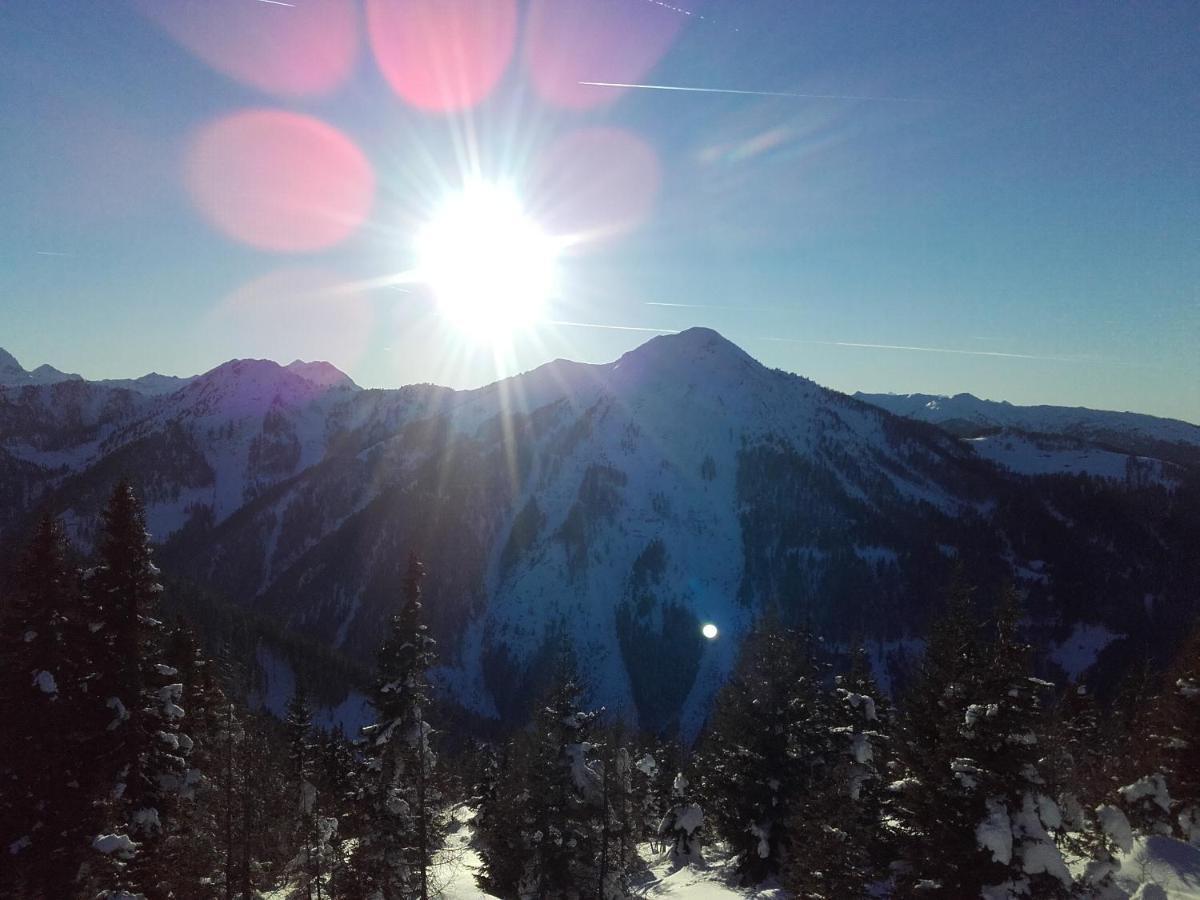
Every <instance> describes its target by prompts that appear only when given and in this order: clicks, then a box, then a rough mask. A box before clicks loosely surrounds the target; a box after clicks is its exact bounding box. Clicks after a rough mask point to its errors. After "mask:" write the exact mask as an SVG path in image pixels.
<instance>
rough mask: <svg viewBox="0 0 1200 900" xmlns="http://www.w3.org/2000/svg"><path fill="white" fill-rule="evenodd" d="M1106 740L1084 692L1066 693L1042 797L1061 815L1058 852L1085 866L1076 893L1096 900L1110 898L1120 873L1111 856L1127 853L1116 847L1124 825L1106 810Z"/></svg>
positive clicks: (1111, 744) (1109, 763)
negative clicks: (1052, 803) (1117, 875)
mask: <svg viewBox="0 0 1200 900" xmlns="http://www.w3.org/2000/svg"><path fill="white" fill-rule="evenodd" d="M1109 737H1110V735H1108V734H1106V733H1105V731H1104V728H1103V723H1102V721H1101V717H1100V710H1099V708H1098V706H1097V704H1096V701H1095V698H1094V697H1093V696H1092V694H1091V693H1090V692H1089V691H1088V690H1087V688H1086V687H1085V686H1083V685H1075V686H1073V687H1070V688H1068V690H1067V691H1066V693H1065V694H1064V695H1063V697H1062V698H1061V699H1060V701H1059V703H1058V705H1057V706H1056V707H1055V709H1054V713H1053V717H1052V719H1051V722H1050V736H1049V739H1048V741H1047V743H1048V753H1047V762H1048V763H1049V765H1048V773H1047V775H1048V777H1047V783H1046V793H1047V795H1048V796H1051V797H1053V798H1054V800H1055V802H1056V803H1057V804H1058V808H1059V809H1060V810H1061V811H1062V819H1063V826H1064V830H1063V833H1062V835H1061V839H1060V844H1061V846H1062V847H1063V848H1064V849H1065V850H1066V852H1068V853H1069V854H1070V855H1071V856H1073V857H1075V858H1076V859H1081V860H1088V862H1087V863H1086V864H1085V865H1084V866H1083V867H1082V871H1081V872H1080V875H1079V888H1078V890H1081V891H1085V892H1090V893H1092V894H1095V895H1097V896H1102V895H1105V894H1106V893H1109V892H1111V889H1112V886H1113V879H1114V876H1115V875H1116V873H1117V871H1119V869H1120V861H1119V859H1118V857H1117V853H1118V851H1120V850H1127V849H1129V847H1127V846H1122V845H1121V843H1120V839H1121V838H1122V837H1123V835H1124V834H1126V833H1127V832H1128V831H1129V828H1128V820H1127V819H1125V817H1124V814H1122V813H1120V810H1119V809H1118V808H1117V807H1115V806H1112V805H1111V802H1112V800H1113V799H1115V798H1114V797H1113V796H1112V793H1113V792H1112V787H1113V785H1112V781H1111V779H1112V774H1111V773H1112V771H1113V769H1114V766H1113V760H1112V754H1113V750H1114V748H1115V747H1116V742H1115V741H1114V740H1108V739H1107V738H1109ZM1106 826H1107V827H1106Z"/></svg>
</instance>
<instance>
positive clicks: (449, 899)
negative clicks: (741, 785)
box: [436, 808, 790, 900]
mask: <svg viewBox="0 0 1200 900" xmlns="http://www.w3.org/2000/svg"><path fill="white" fill-rule="evenodd" d="M471 816H472V812H471V811H470V810H468V809H465V808H459V809H458V810H456V811H455V816H454V823H455V828H454V831H453V832H451V834H450V836H449V837H448V838H447V839H446V850H445V852H444V854H443V856H442V859H441V861H440V865H439V866H438V874H437V878H436V881H437V882H438V884H439V886H440V889H441V892H442V897H443V898H444V900H493V897H492V895H491V894H488V893H485V892H484V891H482V890H480V889H479V885H477V884H476V883H475V872H476V871H477V870H478V868H479V854H478V853H476V852H475V850H474V849H472V847H471V841H472V839H473V837H474V835H473V833H472V831H471V826H470V824H469V820H470V818H471ZM639 850H640V852H641V855H642V858H643V859H645V860H646V862H647V866H648V869H647V870H646V871H645V872H643V873H640V874H639V875H638V876H637V877H635V879H634V885H633V894H634V896H635V897H654V898H660V900H671V898H687V900H748V898H756V900H784V898H786V897H789V896H790V895H789V894H787V893H786V892H785V891H783V890H781V889H780V888H777V887H771V886H762V887H759V888H740V887H737V886H736V877H735V875H734V872H733V868H732V866H731V864H730V861H729V857H728V854H723V853H720V852H714V851H712V850H711V848H710V849H709V852H708V853H707V854H706V855H707V856H708V858H709V859H708V861H707V862H704V863H701V864H698V865H691V866H685V867H683V868H675V867H674V866H672V865H671V861H670V854H669V853H666V852H664V853H654V852H652V851H651V849H650V845H649V844H643V845H642V846H641V847H640V848H639Z"/></svg>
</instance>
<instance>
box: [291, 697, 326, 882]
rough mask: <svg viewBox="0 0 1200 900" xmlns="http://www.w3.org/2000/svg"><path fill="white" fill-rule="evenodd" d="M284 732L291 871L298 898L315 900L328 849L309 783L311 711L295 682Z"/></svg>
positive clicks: (310, 767) (311, 763) (311, 746)
mask: <svg viewBox="0 0 1200 900" xmlns="http://www.w3.org/2000/svg"><path fill="white" fill-rule="evenodd" d="M284 729H285V732H286V735H287V753H288V772H287V782H288V786H289V789H290V793H291V795H292V797H293V802H294V804H295V810H296V824H295V840H294V846H295V848H296V853H295V856H294V859H293V863H292V867H291V868H292V870H293V871H294V872H295V874H296V877H297V878H298V880H299V888H298V893H299V896H302V897H304V898H305V900H313V898H314V897H316V898H318V900H319V898H320V897H321V896H322V895H323V887H324V874H325V873H324V862H325V859H324V857H325V855H326V853H327V851H328V848H327V847H325V846H323V844H324V842H323V841H322V840H321V837H322V833H323V832H324V831H325V830H326V829H325V828H324V827H323V823H322V822H321V821H320V819H319V816H318V814H317V806H316V803H317V788H316V785H315V784H313V769H314V758H313V757H314V749H315V748H314V746H313V743H312V710H311V709H310V707H309V704H308V694H307V693H306V692H305V690H304V684H303V682H301V681H297V683H296V687H295V690H294V691H293V692H292V696H291V697H290V698H289V700H288V704H287V708H286V710H285V711H284Z"/></svg>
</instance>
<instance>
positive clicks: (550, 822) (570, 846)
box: [518, 652, 603, 900]
mask: <svg viewBox="0 0 1200 900" xmlns="http://www.w3.org/2000/svg"><path fill="white" fill-rule="evenodd" d="M582 696H583V690H582V688H581V686H580V683H579V676H578V672H577V670H576V668H575V663H574V659H573V657H572V656H571V655H570V653H569V652H564V653H562V654H561V655H560V658H559V661H558V666H557V675H556V677H555V683H554V686H553V687H552V689H551V691H550V693H549V695H548V697H547V699H546V701H545V702H544V703H543V704H542V705H541V707H540V708H539V710H538V711H537V713H536V715H535V716H534V722H533V739H532V742H531V747H530V749H531V758H530V760H529V764H528V769H527V770H526V771H527V774H528V779H529V780H528V785H527V788H526V790H525V791H524V792H523V794H524V795H525V796H526V797H527V800H526V806H525V813H524V815H523V820H524V822H523V825H524V833H523V837H524V843H525V848H524V849H525V854H524V862H525V864H524V867H523V870H522V873H521V879H520V883H519V885H518V892H519V893H520V894H521V895H522V896H532V897H537V898H539V900H550V898H569V897H574V896H578V895H579V893H580V892H581V891H582V890H583V888H582V887H581V886H584V885H595V884H597V881H598V863H599V839H600V834H599V832H600V830H601V818H600V815H599V808H600V806H601V802H602V801H601V793H602V788H603V785H602V781H601V778H600V776H599V775H598V773H597V772H596V770H595V768H594V767H593V766H592V764H591V760H590V752H591V749H592V746H591V743H590V740H589V738H590V736H591V731H592V728H593V727H594V725H595V721H596V718H597V715H598V714H597V713H596V712H591V711H584V709H583V707H582Z"/></svg>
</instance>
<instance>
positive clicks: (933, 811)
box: [889, 583, 1072, 898]
mask: <svg viewBox="0 0 1200 900" xmlns="http://www.w3.org/2000/svg"><path fill="white" fill-rule="evenodd" d="M1017 624H1018V607H1017V603H1016V600H1015V596H1014V595H1012V594H1011V593H1009V594H1007V595H1006V596H1005V598H1004V599H1003V600H1002V602H1001V604H1000V609H999V614H998V620H997V623H996V627H995V636H994V637H993V638H992V639H991V640H990V641H987V640H984V639H983V636H982V635H981V634H980V633H979V629H978V628H977V626H976V625H975V623H974V605H973V602H972V599H971V592H970V590H969V589H967V588H965V587H964V586H963V585H961V583H960V584H957V585H956V586H955V589H954V591H953V592H952V596H951V602H950V606H949V609H948V611H947V614H946V616H945V617H944V618H943V619H942V620H941V621H940V622H938V623H937V624H936V625H935V627H934V629H933V632H932V634H931V637H930V642H929V646H928V649H927V651H926V656H925V659H924V660H923V662H922V666H921V670H920V673H919V677H918V680H917V684H916V686H915V689H914V691H913V693H912V695H911V696H910V697H909V698H908V708H907V712H908V715H907V717H906V722H905V729H904V734H903V738H902V740H901V741H900V742H899V743H898V745H897V747H898V751H899V756H900V761H901V764H902V773H903V777H902V778H901V779H900V780H899V781H897V782H896V783H894V784H893V785H892V789H893V791H894V793H895V800H894V802H893V803H892V805H891V806H890V808H889V817H890V819H891V820H892V821H893V822H895V823H897V825H898V829H897V838H898V841H899V844H900V846H901V850H902V852H903V857H904V862H905V863H906V867H905V869H904V871H903V872H902V874H901V876H900V878H899V889H900V894H901V896H911V895H920V896H927V897H945V898H958V897H967V896H979V895H980V893H981V892H983V891H986V892H987V895H988V896H989V897H996V898H1000V897H1026V896H1036V897H1047V898H1049V897H1057V896H1066V894H1067V891H1068V890H1069V888H1070V885H1071V882H1072V879H1071V876H1070V873H1069V872H1068V871H1067V868H1066V864H1065V862H1064V859H1063V856H1062V852H1061V850H1060V849H1059V846H1058V844H1059V841H1060V840H1061V831H1062V829H1063V819H1062V814H1061V811H1060V809H1059V807H1058V805H1057V803H1055V801H1054V800H1053V798H1052V797H1050V796H1049V795H1048V794H1047V793H1046V788H1045V785H1046V783H1047V781H1048V780H1049V779H1048V778H1047V777H1046V776H1045V775H1043V771H1044V769H1045V765H1044V763H1043V760H1044V758H1045V757H1046V754H1045V753H1044V751H1043V747H1042V745H1043V742H1044V737H1045V730H1046V729H1045V722H1044V715H1043V710H1042V696H1043V694H1044V693H1045V691H1046V690H1047V689H1048V688H1049V687H1052V686H1051V685H1048V684H1046V683H1045V682H1040V681H1038V680H1037V679H1035V678H1032V677H1031V676H1030V675H1029V671H1028V669H1029V648H1028V646H1026V645H1025V644H1024V643H1023V642H1022V641H1021V640H1020V639H1019V636H1018V629H1017ZM932 848H936V852H931V849H932Z"/></svg>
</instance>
